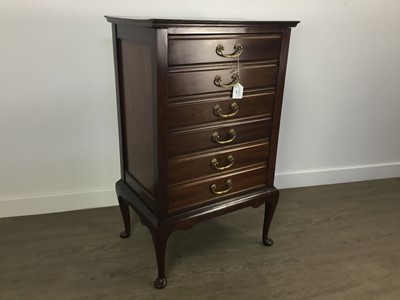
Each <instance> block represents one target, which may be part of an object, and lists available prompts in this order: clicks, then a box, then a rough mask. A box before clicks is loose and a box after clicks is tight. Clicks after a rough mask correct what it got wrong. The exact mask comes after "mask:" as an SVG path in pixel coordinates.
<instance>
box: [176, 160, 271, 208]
mask: <svg viewBox="0 0 400 300" xmlns="http://www.w3.org/2000/svg"><path fill="white" fill-rule="evenodd" d="M228 180H230V181H231V182H232V186H231V188H230V189H229V185H227V181H228ZM266 181H267V171H266V165H265V164H259V165H255V166H252V167H250V168H249V167H248V168H246V169H244V170H236V171H235V172H229V173H228V174H220V175H219V176H218V177H214V178H205V179H198V180H196V181H193V182H187V183H184V184H180V185H177V186H173V187H170V188H169V190H168V198H169V199H170V201H169V211H171V212H177V211H183V210H187V209H188V208H192V207H199V206H202V205H206V204H209V203H212V202H216V201H222V200H224V199H226V197H231V196H233V195H236V194H237V193H240V192H243V191H248V190H251V189H259V188H260V187H265V186H266ZM213 184H215V185H216V191H224V190H226V191H227V192H226V193H224V194H221V195H216V194H214V193H213V192H212V191H211V189H210V187H211V186H212V185H213ZM228 189H229V190H228Z"/></svg>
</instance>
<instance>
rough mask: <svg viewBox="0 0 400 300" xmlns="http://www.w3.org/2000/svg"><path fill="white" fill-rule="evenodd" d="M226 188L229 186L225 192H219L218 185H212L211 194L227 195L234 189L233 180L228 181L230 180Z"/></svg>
mask: <svg viewBox="0 0 400 300" xmlns="http://www.w3.org/2000/svg"><path fill="white" fill-rule="evenodd" d="M226 186H227V188H226V189H225V190H222V191H217V185H216V184H215V183H214V184H212V185H211V186H210V190H211V192H212V193H214V194H215V195H222V194H225V193H227V192H229V191H230V190H231V189H232V187H233V182H232V180H230V179H228V180H227V181H226Z"/></svg>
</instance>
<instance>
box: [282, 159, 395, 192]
mask: <svg viewBox="0 0 400 300" xmlns="http://www.w3.org/2000/svg"><path fill="white" fill-rule="evenodd" d="M393 177H400V162H395V163H385V164H379V165H378V164H376V165H364V166H351V167H343V168H331V169H318V170H307V171H299V172H287V173H279V172H277V173H276V174H275V186H276V187H277V188H278V189H286V188H295V187H304V186H316V185H325V184H335V183H345V182H355V181H365V180H374V179H384V178H393Z"/></svg>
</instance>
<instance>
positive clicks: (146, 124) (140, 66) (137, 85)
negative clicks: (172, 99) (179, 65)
mask: <svg viewBox="0 0 400 300" xmlns="http://www.w3.org/2000/svg"><path fill="white" fill-rule="evenodd" d="M152 55H153V53H152V49H151V47H150V46H149V45H145V44H141V43H140V44H139V43H134V42H131V41H128V40H121V41H120V62H121V73H122V78H120V80H121V81H122V85H123V89H122V91H120V92H121V104H122V106H123V108H124V112H123V119H124V124H123V126H124V127H125V130H124V135H125V136H124V141H125V143H124V154H125V155H124V158H125V166H124V168H125V171H127V172H129V173H130V175H132V176H133V177H134V178H135V179H136V180H137V181H138V182H139V183H140V184H141V185H142V186H143V187H144V188H145V189H146V190H147V191H148V192H149V193H150V194H151V195H153V196H154V182H155V178H154V159H153V154H154V146H155V145H154V138H153V134H154V128H153V126H154V125H153V122H154V115H153V111H154V110H153V103H152V102H153V96H154V95H153V83H152V80H153V77H152V76H153V74H152V70H153V66H152Z"/></svg>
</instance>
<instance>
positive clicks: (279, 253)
mask: <svg viewBox="0 0 400 300" xmlns="http://www.w3.org/2000/svg"><path fill="white" fill-rule="evenodd" d="M399 199H400V178H397V179H386V180H377V181H366V182H357V183H347V184H337V185H326V186H319V187H307V188H296V189H288V190H286V189H284V190H281V191H280V200H279V205H278V209H277V210H276V212H275V215H274V221H273V226H272V228H271V230H272V234H273V235H274V236H275V237H279V238H278V239H276V240H275V243H274V246H273V247H270V248H266V247H263V246H262V244H261V242H259V236H260V234H261V224H262V222H263V218H264V213H263V211H262V210H261V209H251V208H248V209H242V210H240V211H236V212H235V213H232V214H227V215H224V216H221V217H219V218H215V219H212V220H210V221H208V222H202V223H199V224H198V225H196V226H194V227H193V229H192V230H190V231H176V232H175V233H173V234H172V235H171V236H170V238H169V241H168V251H167V257H166V258H167V275H168V280H169V285H168V287H167V288H166V289H164V290H163V291H162V292H161V293H160V291H158V290H155V289H152V288H151V287H150V282H151V281H152V279H153V276H154V269H155V268H157V266H156V262H155V259H154V250H153V244H152V239H151V236H150V234H149V232H148V230H147V228H145V227H143V226H141V225H140V222H139V219H138V218H137V217H136V216H133V218H132V219H131V222H132V228H133V236H132V238H129V239H125V240H121V239H120V238H119V237H118V234H116V233H117V232H116V229H117V228H120V226H121V225H122V220H121V216H120V212H119V209H118V207H107V208H97V209H90V210H80V211H71V212H64V213H56V214H44V215H38V216H26V217H14V218H3V219H0V266H1V272H0V299H5V300H25V299H29V300H54V299H58V300H72V299H73V300H89V299H90V300H91V299H102V300H115V299H124V300H125V299H126V300H128V299H140V300H150V299H177V300H181V299H182V300H187V299H198V300H202V299H219V300H225V299H227V300H232V299H248V300H262V299H274V300H339V299H340V300H342V299H349V300H397V299H400V285H399V280H398V279H399V278H400V238H399V228H400V218H399V215H400V201H399ZM377 203H379V205H377ZM300 212H301V213H300Z"/></svg>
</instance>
